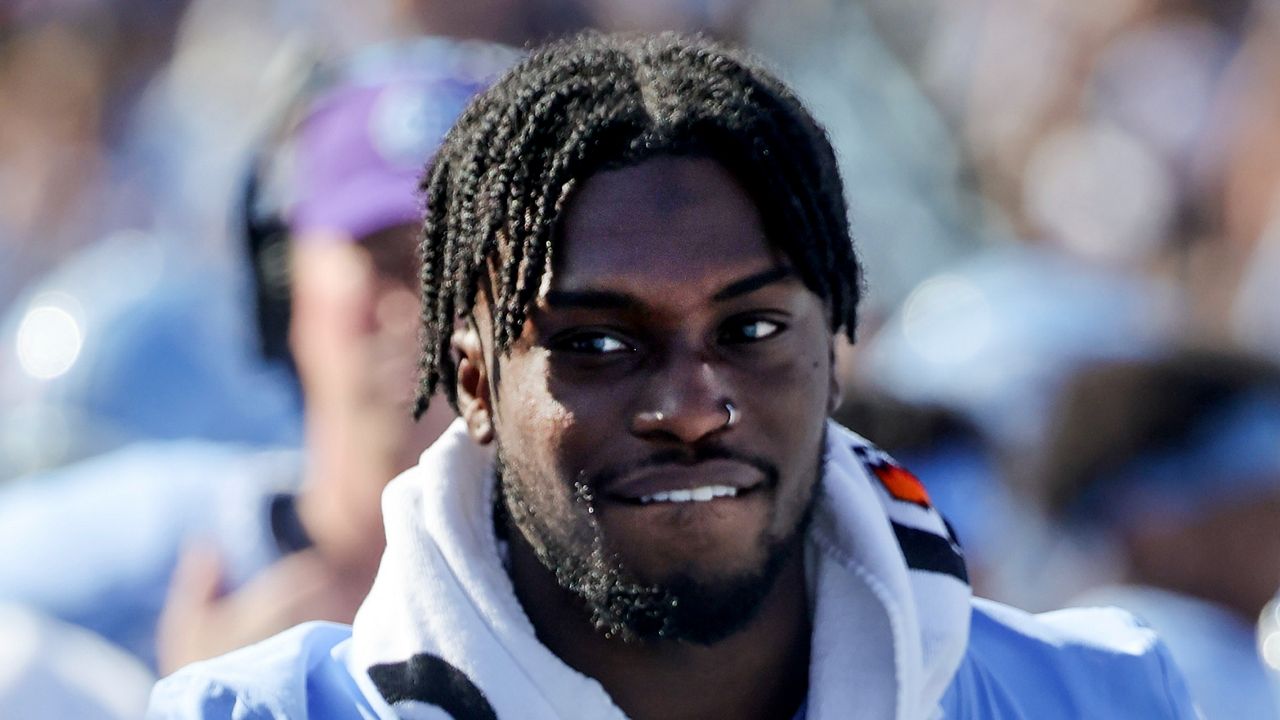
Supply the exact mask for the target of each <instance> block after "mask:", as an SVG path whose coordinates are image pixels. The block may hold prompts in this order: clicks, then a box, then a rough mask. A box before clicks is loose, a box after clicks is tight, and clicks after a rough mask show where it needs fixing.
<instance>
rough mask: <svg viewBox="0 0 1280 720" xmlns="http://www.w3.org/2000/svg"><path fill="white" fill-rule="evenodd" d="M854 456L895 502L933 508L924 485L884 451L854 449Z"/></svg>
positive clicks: (868, 448)
mask: <svg viewBox="0 0 1280 720" xmlns="http://www.w3.org/2000/svg"><path fill="white" fill-rule="evenodd" d="M853 451H854V454H855V455H857V456H858V459H859V460H861V461H862V464H863V466H864V467H866V469H867V471H868V472H870V473H871V474H872V475H874V476H875V477H876V479H877V480H879V481H880V484H881V485H884V489H885V490H888V491H889V495H890V496H891V497H893V498H894V499H895V500H901V501H902V502H909V503H913V504H915V505H919V506H920V507H923V508H931V507H933V503H932V502H931V501H930V500H929V492H928V491H927V490H925V488H924V483H922V482H920V479H919V478H917V477H916V476H915V475H912V474H911V472H910V471H909V470H907V469H906V468H904V467H902V466H901V465H899V464H898V463H896V462H894V460H893V458H891V457H889V456H888V455H887V454H885V453H884V451H882V450H879V449H876V448H870V447H855V448H854V449H853Z"/></svg>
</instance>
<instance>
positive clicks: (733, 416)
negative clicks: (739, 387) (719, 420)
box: [724, 402, 738, 428]
mask: <svg viewBox="0 0 1280 720" xmlns="http://www.w3.org/2000/svg"><path fill="white" fill-rule="evenodd" d="M724 411H725V412H726V413H728V415H729V419H728V420H725V423H724V426H725V427H726V428H731V427H733V426H734V425H737V424H738V408H736V407H734V405H733V403H731V402H726V403H725V404H724Z"/></svg>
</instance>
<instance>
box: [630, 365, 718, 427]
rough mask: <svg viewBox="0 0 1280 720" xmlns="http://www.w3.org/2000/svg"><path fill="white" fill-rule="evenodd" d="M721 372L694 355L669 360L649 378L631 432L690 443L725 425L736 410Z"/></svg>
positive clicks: (632, 420)
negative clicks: (648, 388) (647, 388)
mask: <svg viewBox="0 0 1280 720" xmlns="http://www.w3.org/2000/svg"><path fill="white" fill-rule="evenodd" d="M722 372H723V371H722V370H721V369H720V368H718V367H717V366H716V364H715V363H714V362H713V360H711V359H708V358H705V357H701V356H698V355H690V356H687V357H682V358H675V359H672V360H669V361H668V362H667V363H666V367H665V368H664V369H663V371H662V372H658V373H655V374H654V377H653V378H652V380H651V381H650V392H649V393H647V396H646V398H645V399H644V401H643V402H642V403H641V404H640V405H639V406H638V409H637V411H636V412H635V414H634V416H633V417H632V419H631V430H632V432H633V433H634V434H635V435H637V436H639V437H642V438H645V439H647V440H657V441H666V442H680V443H684V444H694V443H697V442H699V441H701V440H704V439H706V438H708V437H711V436H713V435H717V434H719V433H721V432H723V431H724V430H726V429H728V428H729V427H730V426H731V425H732V424H733V421H735V420H736V412H737V411H736V410H735V409H734V408H733V399H732V398H730V397H729V396H728V393H727V386H726V384H725V382H724V381H723V378H722V377H721V374H722Z"/></svg>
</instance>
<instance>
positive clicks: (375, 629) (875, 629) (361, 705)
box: [152, 35, 1193, 720]
mask: <svg viewBox="0 0 1280 720" xmlns="http://www.w3.org/2000/svg"><path fill="white" fill-rule="evenodd" d="M834 167H835V165H834V159H833V157H832V152H831V149H830V146H829V145H828V144H827V142H826V139H825V137H824V135H823V133H822V131H821V129H820V128H818V127H817V125H816V124H815V123H814V121H813V120H812V119H811V118H810V117H809V115H808V114H807V113H806V112H805V111H804V109H803V108H802V107H801V106H800V105H799V104H798V102H797V101H796V100H795V98H794V97H793V96H792V95H791V94H790V93H789V92H788V91H787V90H786V89H785V88H783V87H782V86H781V85H780V84H779V83H778V82H777V81H776V80H774V79H773V78H772V77H770V76H769V75H767V74H766V73H764V72H763V71H761V70H760V69H758V68H757V67H755V66H754V65H752V64H751V63H750V62H749V61H746V60H744V59H742V58H740V57H738V56H737V55H735V54H734V53H732V52H730V51H727V50H725V49H723V48H721V47H718V46H716V45H713V44H709V43H706V42H703V41H700V40H690V39H686V38H681V37H677V36H661V37H657V38H651V37H650V38H646V37H626V38H622V37H611V36H597V35H589V36H585V37H582V38H578V39H576V40H572V41H569V42H565V43H560V44H554V45H551V46H548V47H546V48H544V49H542V50H540V51H538V52H536V53H535V54H533V55H532V56H531V57H530V58H529V59H527V60H526V61H524V62H523V63H521V64H520V65H519V66H517V67H516V69H514V70H513V71H512V72H511V73H509V74H508V75H507V76H506V77H505V78H504V79H503V80H502V81H500V82H499V83H498V84H497V85H496V86H495V87H494V88H493V89H492V90H490V91H488V92H487V93H485V94H484V95H483V96H481V98H480V99H479V100H478V101H476V102H474V103H473V104H472V105H471V106H470V107H469V109H468V110H467V111H466V112H464V113H463V116H462V118H461V119H460V120H459V122H458V124H457V125H455V126H454V128H453V130H452V131H451V132H450V134H449V136H448V137H447V139H446V141H445V144H444V146H443V148H442V150H441V152H440V154H439V155H438V157H437V160H436V162H435V166H434V168H433V170H432V172H431V175H430V179H429V182H428V183H427V185H426V196H427V197H426V199H427V206H428V208H429V210H428V218H427V227H426V231H425V235H424V242H423V256H424V268H423V272H422V278H423V281H424V283H423V291H424V298H423V300H424V302H423V318H424V324H425V328H424V330H425V332H424V344H425V352H424V358H423V380H422V386H421V388H420V391H419V404H418V410H419V412H422V411H425V410H426V408H427V407H428V405H429V398H431V397H432V396H433V394H434V393H435V391H436V390H437V388H439V389H442V390H443V391H444V392H445V393H446V394H447V396H448V397H449V399H450V401H451V402H452V404H453V405H454V406H455V407H456V408H457V410H458V411H459V413H460V415H461V419H460V421H459V422H457V423H455V425H454V426H453V427H452V428H451V429H450V430H449V431H447V432H446V433H445V435H444V436H442V438H441V439H440V440H439V441H438V442H437V443H436V444H435V445H434V446H433V447H432V448H431V449H430V450H429V451H428V452H427V453H426V454H425V455H424V456H423V459H422V461H421V462H420V464H419V465H418V466H417V467H416V468H415V469H413V470H410V471H408V472H407V473H405V474H404V475H402V476H401V477H400V478H399V479H397V480H396V481H394V482H393V484H392V486H391V487H390V488H389V489H388V491H387V492H386V494H385V495H384V499H383V512H384V515H385V522H386V529H387V550H386V553H385V555H384V556H383V561H382V565H381V568H380V569H379V572H378V577H377V579H376V580H375V582H374V586H373V589H372V590H371V592H370V595H369V597H368V598H367V599H366V600H365V602H364V604H363V605H362V606H361V609H360V611H359V612H358V614H357V616H356V620H355V623H354V626H353V628H352V629H347V628H345V627H341V626H335V625H323V624H312V625H307V626H302V627H299V628H296V629H294V630H292V631H289V632H287V633H285V634H283V635H280V636H278V637H276V638H275V639H273V640H271V641H268V642H266V643H263V644H260V645H257V646H254V647H252V648H249V649H247V650H244V651H241V652H239V653H236V654H232V655H228V656H226V657H224V658H222V659H219V660H215V661H212V662H209V663H205V664H202V665H197V666H193V667H192V668H190V669H188V670H186V671H184V672H180V673H178V674H177V675H176V676H174V677H173V678H171V679H170V680H168V681H166V682H165V683H162V684H161V685H160V686H159V688H158V689H157V691H156V694H155V695H154V696H153V706H152V712H153V715H154V716H156V717H172V716H183V717H216V716H225V715H226V714H227V713H228V712H231V711H233V709H234V711H235V712H237V713H242V714H244V715H245V716H254V717H289V718H300V717H313V718H357V717H388V718H391V717H397V716H399V717H442V716H450V717H454V718H494V717H497V718H622V717H633V718H707V717H731V718H782V719H784V720H785V719H787V718H795V717H806V718H848V717H866V718H931V717H939V716H941V715H945V716H946V717H984V718H985V717H993V718H1031V717H1035V718H1046V717H1063V718H1067V717H1071V718H1078V717H1090V718H1097V717H1117V718H1119V717H1124V718H1133V717H1144V718H1145V717H1192V712H1193V711H1192V709H1191V706H1190V702H1189V700H1188V699H1187V697H1186V695H1185V690H1184V689H1183V686H1182V684H1181V681H1180V680H1179V678H1178V676H1177V674H1176V671H1175V670H1174V669H1173V668H1172V666H1171V664H1170V663H1169V661H1168V659H1167V655H1166V654H1165V652H1164V650H1163V649H1162V647H1161V646H1160V645H1159V644H1158V642H1157V641H1156V639H1155V637H1154V636H1153V635H1152V634H1151V633H1150V632H1149V631H1147V630H1145V629H1143V628H1141V627H1138V626H1136V625H1135V624H1134V622H1133V621H1132V620H1131V619H1130V618H1129V617H1128V616H1127V615H1124V614H1121V613H1117V612H1112V611H1096V610H1095V611H1075V612H1072V613H1069V614H1059V615H1054V616H1048V617H1045V618H1034V617H1031V616H1027V615H1024V614H1021V613H1019V612H1017V611H1014V610H1011V609H1009V608H1004V607H1000V606H996V605H993V604H990V603H985V602H982V601H972V600H971V598H970V593H969V587H968V584H967V582H966V580H965V568H964V562H963V559H962V557H961V555H960V552H959V548H958V546H957V545H956V543H955V541H954V539H953V538H952V537H951V535H950V533H949V531H948V529H947V527H946V524H945V522H944V521H943V520H942V518H941V517H940V516H939V515H938V514H937V512H936V511H934V510H933V509H932V507H931V506H930V504H929V500H928V495H927V493H926V492H925V491H924V488H923V487H922V486H920V484H919V483H918V482H917V481H915V479H914V478H913V477H912V476H910V475H909V474H908V473H907V472H906V471H905V470H903V469H902V468H900V467H898V466H896V465H895V464H894V463H893V462H892V461H891V460H889V459H888V458H887V456H885V455H884V454H883V453H881V452H880V451H878V450H877V449H875V448H874V447H872V446H871V445H869V444H868V443H866V442H865V441H863V440H862V439H860V438H858V437H856V436H854V435H853V434H851V433H849V432H848V431H846V430H844V429H843V428H840V427H839V426H838V425H835V424H833V423H830V422H829V421H828V420H827V415H828V413H829V412H830V411H831V410H832V408H834V407H835V404H836V401H837V396H838V391H837V387H836V382H835V377H834V373H833V367H832V355H833V343H834V339H835V335H836V333H841V332H843V333H846V334H848V335H850V336H852V334H853V330H854V325H855V312H856V308H857V301H858V298H859V289H860V286H859V271H858V265H857V261H856V259H855V256H854V252H853V246H852V243H851V241H850V238H849V230H848V222H847V219H846V211H845V206H844V201H843V196H842V189H841V184H840V179H839V177H838V175H837V173H836V171H835V169H834Z"/></svg>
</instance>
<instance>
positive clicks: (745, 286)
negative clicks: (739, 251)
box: [711, 265, 792, 302]
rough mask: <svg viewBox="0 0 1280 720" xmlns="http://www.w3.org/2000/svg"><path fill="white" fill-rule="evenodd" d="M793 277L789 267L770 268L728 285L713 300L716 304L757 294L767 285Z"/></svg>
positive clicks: (713, 296)
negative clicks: (753, 293)
mask: <svg viewBox="0 0 1280 720" xmlns="http://www.w3.org/2000/svg"><path fill="white" fill-rule="evenodd" d="M791 276H792V272H791V268H789V267H787V266H786V265H780V266H778V267H773V268H769V269H768V270H764V271H762V272H758V273H756V274H754V275H748V276H747V277H744V278H742V279H741V280H734V281H733V282H731V283H729V284H728V285H725V286H724V289H722V290H721V291H720V292H718V293H716V294H715V295H712V296H711V299H712V300H714V301H716V302H721V301H723V300H732V299H733V298H736V297H738V296H741V295H746V294H748V293H752V292H755V291H756V290H759V289H760V288H762V287H764V286H765V285H771V284H773V283H776V282H781V281H783V280H786V279H788V278H790V277H791Z"/></svg>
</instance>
